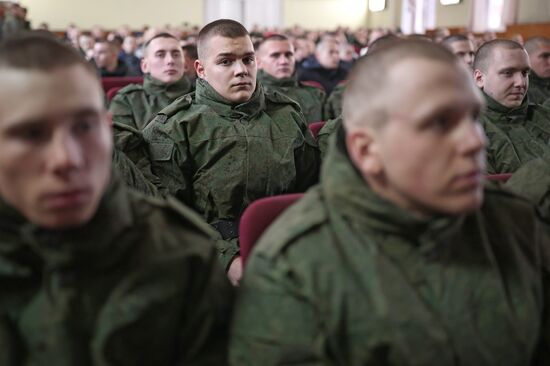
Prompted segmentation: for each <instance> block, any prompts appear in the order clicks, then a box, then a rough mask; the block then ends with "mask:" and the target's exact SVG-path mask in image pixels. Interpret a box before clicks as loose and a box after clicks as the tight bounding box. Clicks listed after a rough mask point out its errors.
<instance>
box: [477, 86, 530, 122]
mask: <svg viewBox="0 0 550 366" xmlns="http://www.w3.org/2000/svg"><path fill="white" fill-rule="evenodd" d="M483 96H484V97H485V100H486V101H487V113H488V114H489V115H493V116H496V117H507V118H508V119H511V120H514V121H515V120H516V119H518V118H519V119H522V120H526V119H527V114H528V111H529V97H528V96H527V95H525V98H524V99H523V102H522V103H521V105H519V106H518V107H515V108H508V107H505V106H504V105H502V104H500V103H499V102H497V101H496V100H494V99H493V98H491V97H490V96H489V95H488V94H487V93H485V92H483Z"/></svg>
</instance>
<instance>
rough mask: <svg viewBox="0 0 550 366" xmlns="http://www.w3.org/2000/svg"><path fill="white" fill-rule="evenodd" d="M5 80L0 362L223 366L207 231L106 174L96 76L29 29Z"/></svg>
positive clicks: (223, 305)
mask: <svg viewBox="0 0 550 366" xmlns="http://www.w3.org/2000/svg"><path fill="white" fill-rule="evenodd" d="M0 85H2V88H0V263H1V265H0V283H1V286H0V299H1V300H0V365H92V364H93V365H169V364H176V363H177V364H185V365H220V364H221V365H224V364H226V353H227V351H226V346H225V344H226V342H227V338H226V337H227V335H226V333H227V331H226V330H225V329H226V328H227V327H228V320H229V315H230V310H231V306H230V305H231V304H230V303H231V289H230V285H229V283H228V282H227V280H226V278H225V276H224V274H223V271H222V270H221V267H219V265H218V262H217V260H216V257H215V256H216V251H215V248H214V246H213V245H212V239H211V238H212V234H213V233H212V232H211V231H210V229H209V228H208V227H207V225H206V224H203V223H202V220H201V219H200V218H199V217H197V216H196V215H195V214H194V213H192V212H190V211H189V210H188V209H186V208H185V207H183V206H182V205H180V204H179V203H177V202H176V201H175V200H173V199H172V200H160V199H155V200H152V199H148V198H145V197H144V196H141V195H139V194H137V193H134V192H133V191H129V190H128V189H127V188H125V186H124V185H123V184H122V183H121V181H120V179H119V178H118V177H117V175H116V174H113V173H112V170H111V163H110V161H111V151H112V136H111V131H110V126H109V121H108V118H107V112H106V111H105V108H104V106H103V91H102V89H101V85H100V83H99V80H98V79H97V76H96V74H95V70H94V69H93V67H91V65H89V64H88V63H87V62H86V61H85V60H84V59H83V58H82V57H81V56H80V55H79V54H78V51H76V50H74V49H72V48H70V47H69V46H68V45H64V44H62V43H60V42H58V41H57V40H55V39H53V38H50V37H46V36H43V35H34V34H30V35H25V36H21V37H19V38H15V39H13V40H8V41H5V42H4V43H3V44H0Z"/></svg>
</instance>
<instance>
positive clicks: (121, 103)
mask: <svg viewBox="0 0 550 366" xmlns="http://www.w3.org/2000/svg"><path fill="white" fill-rule="evenodd" d="M109 112H111V113H112V114H113V121H114V122H118V123H121V124H124V125H127V126H130V127H133V128H138V127H137V123H136V120H135V118H134V113H133V111H132V106H131V105H130V102H129V101H128V98H127V97H126V95H124V94H116V95H115V96H114V98H113V99H112V100H111V103H110V104H109Z"/></svg>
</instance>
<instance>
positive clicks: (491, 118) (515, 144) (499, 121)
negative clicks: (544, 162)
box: [480, 93, 550, 174]
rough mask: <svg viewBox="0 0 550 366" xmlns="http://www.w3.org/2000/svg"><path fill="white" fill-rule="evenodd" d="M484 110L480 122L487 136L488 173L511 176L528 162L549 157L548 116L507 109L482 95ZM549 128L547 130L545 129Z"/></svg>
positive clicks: (529, 107) (534, 109)
mask: <svg viewBox="0 0 550 366" xmlns="http://www.w3.org/2000/svg"><path fill="white" fill-rule="evenodd" d="M484 96H485V98H486V100H487V108H486V109H485V111H484V112H483V113H482V115H481V117H480V122H481V124H482V126H483V128H484V130H485V134H486V135H487V139H488V145H487V162H488V164H487V165H488V166H487V173H489V174H495V173H513V172H514V171H516V170H517V169H518V168H519V167H520V166H521V165H523V164H525V163H526V162H528V161H529V160H532V159H535V158H538V157H542V156H546V155H547V154H549V153H550V148H549V147H548V145H547V141H548V137H546V136H547V134H548V136H550V128H549V127H550V119H549V120H548V121H547V120H545V118H544V116H545V115H546V114H547V113H548V112H549V111H546V110H545V109H544V108H542V107H541V106H537V105H534V104H529V103H528V101H527V98H526V100H524V102H523V104H522V105H521V106H520V107H518V108H514V109H510V108H506V107H504V106H503V105H501V104H500V103H498V102H496V101H495V100H494V99H492V98H491V97H489V96H488V95H487V94H485V93H484ZM546 125H548V126H549V127H547V126H546Z"/></svg>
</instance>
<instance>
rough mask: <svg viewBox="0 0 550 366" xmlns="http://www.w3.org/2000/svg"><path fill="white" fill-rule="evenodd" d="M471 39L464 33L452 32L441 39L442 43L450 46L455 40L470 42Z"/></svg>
mask: <svg viewBox="0 0 550 366" xmlns="http://www.w3.org/2000/svg"><path fill="white" fill-rule="evenodd" d="M468 41H470V39H469V38H468V37H466V36H465V35H464V34H452V35H450V36H447V37H445V38H443V39H442V40H441V42H440V43H441V44H442V45H443V46H446V47H448V46H449V45H450V44H452V43H455V42H468Z"/></svg>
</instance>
